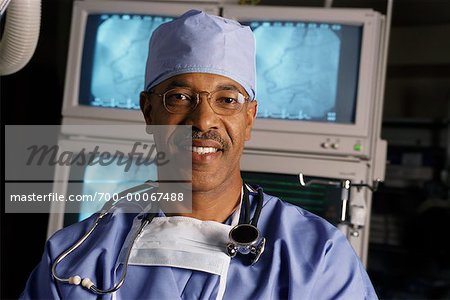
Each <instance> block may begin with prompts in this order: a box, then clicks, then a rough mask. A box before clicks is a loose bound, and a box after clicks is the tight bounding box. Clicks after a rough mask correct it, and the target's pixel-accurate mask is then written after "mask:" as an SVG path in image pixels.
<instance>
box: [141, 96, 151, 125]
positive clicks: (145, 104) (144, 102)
mask: <svg viewBox="0 0 450 300" xmlns="http://www.w3.org/2000/svg"><path fill="white" fill-rule="evenodd" d="M139 105H140V106H141V111H142V114H143V115H144V119H145V123H146V124H147V125H151V124H152V118H151V116H150V113H151V111H152V105H151V102H150V95H149V94H148V93H146V92H144V91H142V92H141V94H140V95H139Z"/></svg>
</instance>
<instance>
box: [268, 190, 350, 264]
mask: <svg viewBox="0 0 450 300" xmlns="http://www.w3.org/2000/svg"><path fill="white" fill-rule="evenodd" d="M264 198H265V199H264V206H263V210H262V212H261V221H260V224H261V227H262V229H263V230H264V231H265V232H266V234H267V235H268V236H270V237H271V238H272V239H273V242H274V243H275V245H274V246H275V247H281V248H283V249H284V251H285V252H289V253H290V252H295V255H296V256H297V257H301V259H304V260H305V261H307V262H310V263H313V264H314V262H316V263H319V262H321V261H323V259H324V258H326V257H331V256H340V257H342V256H347V257H348V258H349V259H351V260H353V259H354V260H357V259H358V258H357V255H356V253H355V252H354V250H353V248H352V246H351V245H350V243H349V241H348V240H347V238H346V237H345V235H344V234H343V233H342V232H341V231H340V230H338V229H337V228H336V226H334V225H333V224H331V223H330V222H328V221H327V220H325V219H323V218H322V217H320V216H318V215H315V214H313V213H311V212H309V211H307V210H305V209H303V208H301V207H298V206H296V205H293V204H290V203H287V202H285V201H283V200H281V199H279V198H277V197H275V196H271V195H267V194H266V195H265V197H264ZM299 259H300V258H299Z"/></svg>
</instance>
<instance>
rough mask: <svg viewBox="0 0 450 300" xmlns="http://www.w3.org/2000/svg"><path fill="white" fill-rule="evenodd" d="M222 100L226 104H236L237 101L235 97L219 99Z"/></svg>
mask: <svg viewBox="0 0 450 300" xmlns="http://www.w3.org/2000/svg"><path fill="white" fill-rule="evenodd" d="M219 100H220V101H221V102H223V103H224V104H234V103H237V99H235V98H222V99H219Z"/></svg>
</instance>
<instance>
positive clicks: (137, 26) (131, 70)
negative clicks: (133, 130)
mask: <svg viewBox="0 0 450 300" xmlns="http://www.w3.org/2000/svg"><path fill="white" fill-rule="evenodd" d="M194 8H195V9H201V10H204V11H206V12H208V13H210V14H218V12H219V9H218V7H217V6H214V5H211V4H202V3H194V4H192V3H191V4H180V3H162V2H147V1H93V0H90V1H75V2H74V6H73V15H72V28H71V35H70V47H69V54H68V62H67V70H66V80H65V89H64V105H63V111H62V114H63V117H64V118H78V123H77V124H89V120H110V121H116V122H111V123H118V122H120V121H122V122H123V121H126V122H127V123H130V122H131V123H143V122H144V120H143V117H142V114H141V113H140V111H139V93H140V92H141V91H142V90H143V89H144V77H145V64H146V61H147V54H148V44H149V40H150V36H151V34H152V32H153V31H154V30H155V29H156V28H157V27H158V26H159V25H161V24H163V23H165V22H168V21H171V20H173V19H174V18H175V17H177V16H179V15H181V14H183V13H184V12H186V11H188V10H189V9H194Z"/></svg>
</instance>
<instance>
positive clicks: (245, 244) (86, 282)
mask: <svg viewBox="0 0 450 300" xmlns="http://www.w3.org/2000/svg"><path fill="white" fill-rule="evenodd" d="M155 188H158V183H157V182H154V181H147V182H145V183H143V184H140V185H138V186H135V187H132V188H129V189H127V190H124V191H122V192H120V193H119V194H118V196H117V199H118V200H117V201H108V202H107V203H105V205H104V206H103V207H102V209H101V210H100V212H99V215H98V216H97V219H96V220H95V222H94V224H93V225H92V226H91V228H90V229H89V230H88V231H87V232H86V233H85V234H84V235H83V236H82V237H81V238H80V239H79V240H78V241H77V242H76V243H74V244H73V245H72V246H71V247H69V248H68V249H67V250H65V251H64V252H63V253H62V254H60V255H59V256H58V258H56V260H55V262H54V263H53V265H52V275H53V277H54V278H55V279H56V280H57V281H59V282H63V283H69V284H73V285H80V284H81V286H83V287H84V288H86V289H88V290H90V291H91V292H93V293H95V294H99V295H104V294H109V293H114V292H115V291H117V290H118V289H120V287H121V286H122V285H123V283H124V282H125V277H126V275H127V270H128V261H129V258H130V253H131V249H132V248H133V244H134V242H135V240H136V239H137V237H138V236H139V235H140V234H141V232H142V230H143V229H144V227H145V226H147V225H148V224H150V223H151V222H152V220H153V218H154V217H155V216H156V215H157V213H147V214H146V215H145V216H144V217H143V218H142V220H141V224H140V225H139V228H138V230H136V232H135V233H134V235H133V237H132V239H131V241H132V242H131V245H130V247H128V250H127V253H126V256H125V264H124V268H123V271H122V275H121V276H120V280H119V282H117V283H116V284H114V285H113V287H112V288H110V289H106V290H102V289H99V288H97V286H96V285H95V284H94V283H93V282H92V280H91V279H90V278H81V277H80V276H79V275H75V276H71V277H69V278H60V277H59V276H58V275H57V274H56V267H57V266H58V264H59V263H60V262H61V261H62V260H63V259H64V258H65V257H66V256H67V255H69V254H70V253H72V252H73V251H74V250H75V249H77V248H78V247H79V246H80V245H81V244H83V242H84V241H85V240H86V239H87V238H88V237H89V236H90V235H91V234H92V232H93V231H94V230H95V228H96V227H97V225H98V224H99V223H100V222H101V220H102V219H103V218H104V217H105V216H106V215H107V214H108V213H110V212H111V209H112V208H113V207H114V206H115V204H116V203H118V202H119V201H120V200H121V199H123V198H125V197H126V196H127V195H128V194H130V193H145V192H148V191H150V190H152V189H155ZM249 189H250V190H251V191H252V192H253V193H257V194H258V200H257V205H256V210H255V213H254V215H253V219H252V220H251V221H250V219H251V218H250V211H251V209H250V200H249ZM263 200H264V197H263V190H262V188H261V187H258V188H257V189H256V190H255V189H253V188H252V187H250V186H249V185H247V184H244V187H243V196H242V204H241V213H240V216H239V222H238V225H236V226H234V227H233V228H232V229H231V230H230V233H229V235H228V237H229V242H228V244H227V246H226V251H227V253H228V255H229V256H230V257H231V258H233V257H235V256H236V255H237V254H238V253H240V254H242V255H248V256H249V258H250V259H249V261H250V264H251V265H253V264H255V263H257V262H258V260H259V258H260V257H261V254H262V253H263V252H264V248H265V244H266V239H265V238H264V237H262V235H261V232H260V231H259V229H258V227H257V225H258V220H259V216H260V214H261V210H262V207H263ZM242 207H244V210H242Z"/></svg>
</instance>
